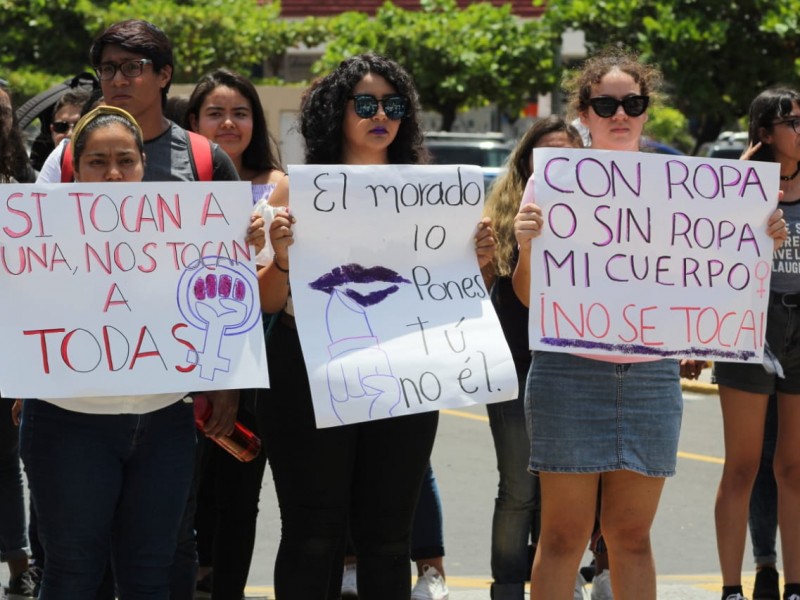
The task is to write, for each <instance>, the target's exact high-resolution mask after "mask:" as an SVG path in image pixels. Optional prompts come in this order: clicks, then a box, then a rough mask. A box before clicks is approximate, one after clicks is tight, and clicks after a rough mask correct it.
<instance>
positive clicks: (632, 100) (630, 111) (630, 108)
mask: <svg viewBox="0 0 800 600" xmlns="http://www.w3.org/2000/svg"><path fill="white" fill-rule="evenodd" d="M649 103H650V96H626V97H625V98H623V99H622V100H617V99H616V98H612V97H611V96H597V97H596V98H589V105H590V106H591V107H592V108H593V109H594V112H595V114H597V116H598V117H602V118H603V119H608V118H609V117H613V116H614V115H615V114H617V109H618V108H619V107H620V106H621V107H622V110H624V111H625V114H626V115H628V116H629V117H638V116H640V115H642V114H643V113H644V111H646V110H647V105H648V104H649Z"/></svg>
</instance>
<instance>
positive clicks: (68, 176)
mask: <svg viewBox="0 0 800 600" xmlns="http://www.w3.org/2000/svg"><path fill="white" fill-rule="evenodd" d="M186 135H188V136H189V156H190V157H191V160H192V163H193V164H194V170H195V173H196V174H197V181H211V180H212V179H213V176H214V164H213V161H212V159H211V142H210V141H209V140H208V138H206V137H204V136H202V135H200V134H199V133H194V132H193V131H186ZM74 176H75V174H74V173H73V172H72V145H71V144H69V143H67V144H66V145H65V146H64V152H63V153H62V154H61V183H72V181H73V179H74Z"/></svg>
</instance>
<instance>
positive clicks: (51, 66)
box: [0, 0, 328, 100]
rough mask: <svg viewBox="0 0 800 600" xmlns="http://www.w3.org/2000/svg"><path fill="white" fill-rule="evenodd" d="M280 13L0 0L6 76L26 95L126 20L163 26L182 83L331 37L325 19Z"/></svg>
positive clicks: (213, 1)
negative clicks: (109, 28) (295, 18)
mask: <svg viewBox="0 0 800 600" xmlns="http://www.w3.org/2000/svg"><path fill="white" fill-rule="evenodd" d="M279 14H280V3H279V2H267V3H263V4H260V3H259V2H258V1H257V0H136V1H133V2H127V1H125V2H123V1H112V0H0V76H2V77H4V78H5V79H8V80H9V81H10V82H11V83H12V85H13V86H14V88H15V91H16V92H18V94H17V95H18V97H19V98H20V99H21V100H24V99H26V98H27V97H30V96H32V95H34V94H36V93H38V92H40V91H42V90H43V89H45V88H46V87H48V86H49V85H51V84H52V83H55V82H58V81H63V80H64V79H65V78H67V77H69V76H72V75H75V74H77V73H79V72H81V71H84V70H87V69H88V68H89V65H88V63H89V47H90V45H91V43H92V39H94V37H95V36H96V35H97V34H98V33H100V32H101V31H102V30H103V29H105V28H106V27H107V26H108V25H110V24H112V23H114V22H117V21H121V20H123V19H131V18H146V19H147V20H149V21H151V22H153V23H155V24H157V25H159V26H160V27H161V28H162V29H164V31H165V32H166V33H167V35H168V36H169V38H170V40H171V41H172V44H173V47H174V51H175V57H176V71H175V81H176V82H179V83H192V82H194V81H196V80H197V78H198V77H199V76H200V75H202V74H203V73H206V72H207V71H209V70H211V69H214V68H216V67H220V66H227V67H230V68H232V69H235V70H238V71H241V72H243V73H249V72H250V71H251V69H252V68H253V67H254V66H255V65H260V64H262V63H263V61H265V60H267V61H270V63H271V64H273V65H274V66H276V67H277V66H279V65H280V64H281V63H282V59H283V56H284V55H285V54H286V51H287V50H288V49H289V48H291V47H293V46H298V45H300V44H306V45H308V46H314V45H316V44H319V43H321V42H322V41H324V39H325V38H326V36H327V35H328V29H327V27H326V26H325V24H324V23H323V22H322V21H321V20H319V19H305V20H301V21H287V20H285V19H280V18H279Z"/></svg>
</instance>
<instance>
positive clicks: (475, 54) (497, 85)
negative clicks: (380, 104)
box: [315, 0, 556, 130]
mask: <svg viewBox="0 0 800 600" xmlns="http://www.w3.org/2000/svg"><path fill="white" fill-rule="evenodd" d="M420 4H421V7H422V9H421V10H419V11H407V10H403V9H401V8H398V7H397V6H395V5H394V4H392V3H391V2H386V3H385V4H383V6H381V7H380V9H379V10H378V11H377V13H376V15H375V18H374V19H370V18H368V17H367V16H366V15H364V14H363V13H343V14H342V15H340V16H338V17H336V18H335V19H334V20H333V23H332V26H331V29H332V36H331V41H330V43H329V44H328V46H327V48H326V51H325V54H324V56H323V58H322V60H321V61H319V62H318V63H317V65H316V66H315V70H316V71H317V72H325V71H328V70H330V69H331V68H333V67H335V66H336V65H337V64H338V63H339V61H341V60H342V59H343V58H346V57H348V56H352V55H354V54H358V53H360V52H366V51H374V52H377V53H379V54H384V55H386V56H389V57H391V58H393V59H395V60H397V61H398V62H399V63H401V64H402V65H403V66H404V67H405V68H406V69H407V70H408V71H409V73H410V74H411V75H412V76H413V78H414V81H415V83H416V85H417V88H418V90H419V93H420V98H421V101H422V104H423V106H424V107H425V108H426V109H429V110H434V111H437V112H439V113H440V114H441V115H442V129H444V130H449V129H450V127H451V126H452V123H453V121H454V120H455V116H456V111H457V110H458V109H459V108H465V107H477V106H482V105H485V104H487V103H492V102H494V103H497V104H498V105H499V106H500V107H501V108H502V109H504V110H505V111H506V112H507V113H508V114H509V115H514V116H515V115H517V114H518V113H519V110H520V109H521V108H522V106H524V104H525V103H526V102H527V101H528V100H529V99H530V98H531V96H532V95H533V94H534V93H536V92H546V91H549V90H550V89H551V87H552V85H553V84H554V82H555V80H556V68H555V36H552V35H551V34H549V32H548V30H546V29H544V28H542V26H541V23H540V22H538V21H526V22H523V21H520V20H519V19H517V18H516V17H514V16H513V15H512V14H511V10H510V6H509V5H505V6H502V7H495V6H493V5H491V4H489V3H488V2H478V3H473V4H470V5H469V6H468V7H467V8H465V9H459V8H458V7H457V5H456V3H455V1H454V0H422V1H421V2H420Z"/></svg>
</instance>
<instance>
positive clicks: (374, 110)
mask: <svg viewBox="0 0 800 600" xmlns="http://www.w3.org/2000/svg"><path fill="white" fill-rule="evenodd" d="M350 100H352V101H353V109H354V110H355V112H356V114H357V115H358V116H359V117H361V118H362V119H371V118H372V117H374V116H375V115H376V114H378V105H381V106H383V112H384V114H385V115H386V116H387V117H388V118H389V119H391V120H392V121H399V120H400V119H402V118H403V117H405V116H406V109H407V108H408V98H406V97H405V96H401V95H400V94H392V95H390V96H384V97H383V98H376V97H375V96H373V95H372V94H355V95H353V96H350Z"/></svg>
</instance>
